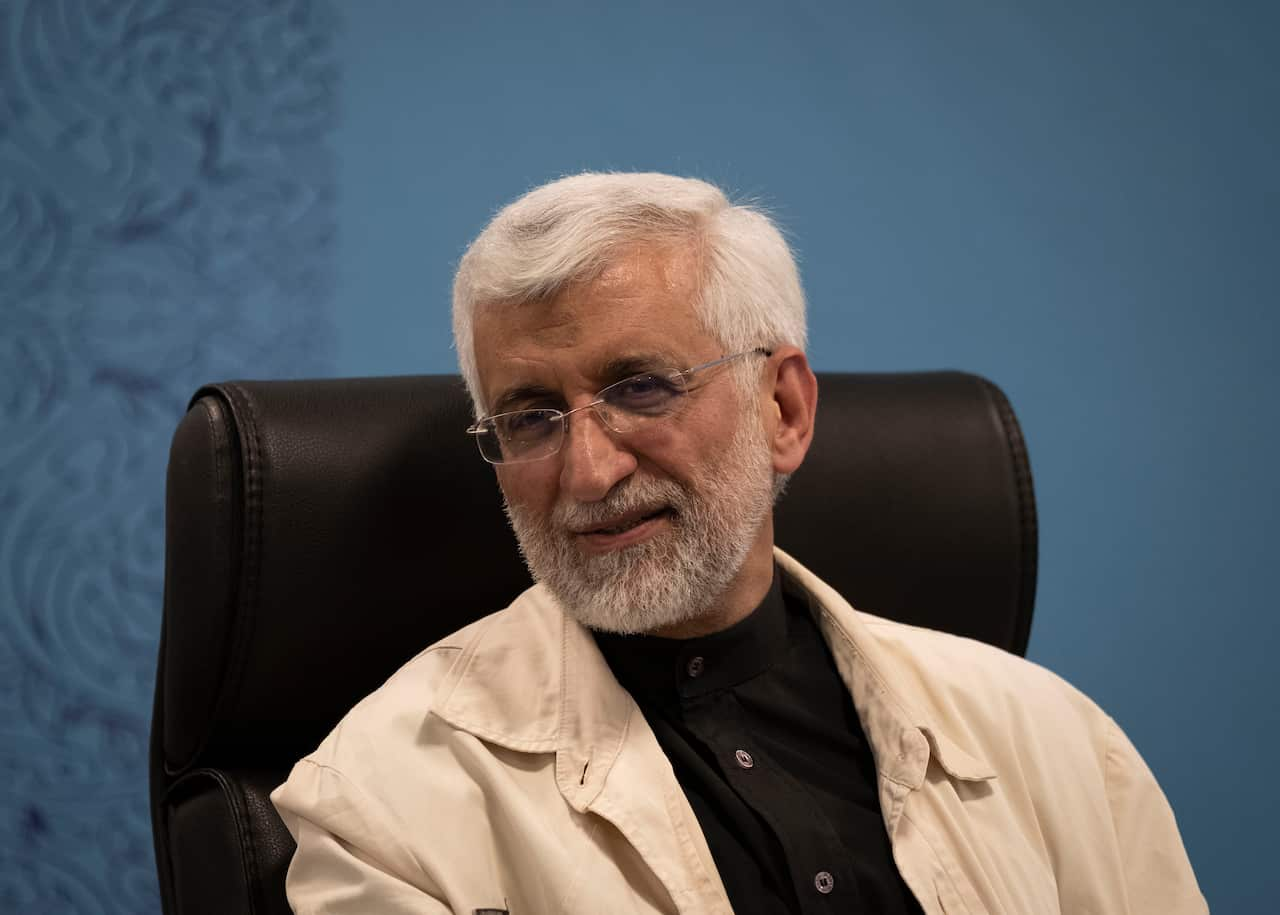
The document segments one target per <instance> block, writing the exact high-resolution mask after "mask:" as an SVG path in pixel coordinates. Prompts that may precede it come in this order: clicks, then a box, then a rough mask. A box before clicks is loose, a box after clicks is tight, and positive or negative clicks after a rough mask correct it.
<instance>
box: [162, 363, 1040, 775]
mask: <svg viewBox="0 0 1280 915" xmlns="http://www.w3.org/2000/svg"><path fill="white" fill-rule="evenodd" d="M819 386H820V404H819V410H818V422H817V431H816V435H815V440H814V445H813V447H812V449H811V451H810V454H809V457H808V459H807V460H806V463H805V466H804V467H802V468H801V469H800V471H799V472H797V474H796V475H795V476H794V478H793V480H792V484H791V488H790V492H789V493H788V494H787V495H785V496H784V497H783V501H782V502H781V503H780V505H779V506H778V508H777V511H776V522H775V524H776V538H777V542H778V543H779V545H780V546H782V547H783V548H784V549H787V550H788V551H789V552H791V553H792V554H793V555H794V556H796V558H798V559H799V560H800V561H801V562H804V563H805V564H807V565H808V566H809V567H810V568H812V569H813V570H814V571H815V572H816V573H817V574H818V575H819V576H821V577H823V578H824V579H826V580H827V581H828V583H830V584H831V585H832V586H833V587H835V588H836V589H837V590H839V591H841V592H842V593H844V594H845V595H846V596H847V597H849V599H850V601H851V602H852V603H854V605H855V606H858V607H859V608H860V609H864V610H868V611H871V612H877V613H880V614H882V615H885V616H890V617H894V618H897V619H901V620H904V621H907V622H911V623H917V624H921V625H929V626H934V627H936V628H942V629H948V630H951V631H953V632H959V633H962V634H965V635H970V636H973V637H976V638H980V639H984V640H986V641H988V642H992V643H993V644H996V645H999V646H1001V647H1004V648H1006V649H1009V650H1012V651H1017V652H1022V651H1024V650H1025V648H1026V642H1027V637H1028V633H1029V627H1030V620H1031V607H1032V600H1033V596H1034V589H1035V567H1036V522H1035V506H1034V499H1033V496H1032V490H1031V478H1030V472H1029V470H1028V467H1027V460H1026V453H1025V449H1024V448H1023V445H1022V439H1021V435H1020V433H1019V431H1018V427H1017V423H1016V421H1015V420H1014V417H1013V412H1012V410H1011V409H1010V408H1009V406H1008V403H1007V401H1006V400H1005V398H1004V397H1003V395H1001V394H1000V392H999V390H998V389H996V388H995V387H994V386H993V385H991V384H990V383H989V382H986V381H985V380H983V379H981V378H978V377H976V376H972V375H966V374H962V373H956V372H943V373H921V374H899V375H859V374H820V375H819ZM470 420H471V416H470V404H469V401H468V399H467V396H466V393H465V391H464V390H463V387H462V384H461V382H460V380H459V379H458V378H457V377H456V376H420V377H401V378H366V379H337V380H322V381H279V382H228V383H224V384H217V385H210V386H208V387H205V388H202V389H201V390H200V391H199V392H198V393H197V394H196V396H195V398H193V401H192V405H191V409H190V411H189V412H188V414H187V415H186V417H185V418H184V419H183V421H182V423H181V424H180V425H179V428H178V430H177V432H176V434H175V436H174V441H173V448H172V452H171V456H170V469H169V479H168V491H167V522H166V528H167V530H166V542H167V548H166V556H165V616H164V632H163V637H162V645H161V663H160V682H159V683H158V693H157V695H158V699H157V721H156V726H157V727H159V728H160V729H161V733H160V734H158V735H156V736H157V738H158V747H157V748H158V749H160V750H161V751H162V755H163V759H164V769H165V770H166V771H167V772H168V773H170V774H171V775H172V774H177V773H179V772H181V771H183V770H185V769H187V768H189V767H191V766H193V765H197V764H198V765H214V766H216V765H222V764H226V763H228V762H229V761H231V760H233V759H234V757H235V754H236V752H237V750H238V748H242V747H251V748H252V753H253V757H254V759H255V761H256V764H257V765H263V764H269V763H270V761H271V760H272V759H277V760H278V761H279V763H280V764H281V765H282V766H283V765H287V764H289V763H291V762H292V761H293V760H295V759H297V758H298V757H299V756H301V755H303V754H304V753H306V752H309V751H310V749H312V748H313V747H314V746H315V744H316V743H318V742H319V740H320V739H321V738H322V737H323V736H324V734H325V733H327V732H328V730H329V729H330V728H331V727H332V726H333V724H334V723H336V721H337V720H338V718H340V717H341V716H342V714H344V713H345V712H346V711H347V709H349V708H350V707H351V705H353V704H354V702H355V701H357V700H358V699H359V698H360V697H362V696H363V695H365V694H367V693H368V692H370V691H372V690H373V689H375V688H376V687H377V686H378V685H379V684H380V683H381V682H382V681H383V680H384V679H385V678H386V677H387V676H389V675H390V674H391V673H392V672H394V671H395V670H396V669H397V668H398V667H399V666H400V665H401V664H402V663H403V662H404V661H405V660H407V659H408V658H410V657H412V656H413V655H414V654H416V653H417V652H419V651H421V650H422V649H423V648H425V647H426V646H427V645H429V644H431V643H432V642H434V641H436V640H437V639H439V638H441V637H443V636H444V635H446V634H448V633H449V632H451V631H453V630H455V629H457V628H459V627H460V626H462V625H465V624H466V623H468V622H470V621H472V620H474V619H476V618H478V617H479V616H482V615H484V614H486V613H489V612H492V611H494V610H497V609H500V608H502V607H503V606H505V605H506V604H507V603H508V602H509V601H510V600H511V598H513V597H514V596H515V595H516V594H517V593H519V592H520V591H521V590H523V589H524V588H525V587H527V586H528V585H529V583H530V580H529V576H528V573H527V572H526V570H525V568H524V566H523V564H522V562H521V560H520V557H519V554H518V552H517V550H516V548H515V542H514V538H513V537H512V535H511V532H510V530H509V529H508V527H507V524H506V520H505V517H504V516H503V513H502V510H501V500H500V496H499V493H498V489H497V486H496V484H495V481H494V478H493V472H492V470H491V468H490V467H489V465H487V464H485V463H484V462H483V461H482V460H481V459H480V457H479V455H478V454H476V453H475V447H474V444H473V443H472V442H471V441H470V440H469V438H470V437H469V436H467V435H465V434H463V430H464V429H465V428H466V426H467V425H468V423H469V422H470Z"/></svg>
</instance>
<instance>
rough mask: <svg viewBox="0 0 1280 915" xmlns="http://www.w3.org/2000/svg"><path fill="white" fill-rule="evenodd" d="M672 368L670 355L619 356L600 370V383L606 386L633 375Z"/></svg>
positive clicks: (640, 354)
mask: <svg viewBox="0 0 1280 915" xmlns="http://www.w3.org/2000/svg"><path fill="white" fill-rule="evenodd" d="M671 367H672V360H671V356H670V355H666V354H659V353H637V354H634V355H630V356H619V357H618V358H616V359H610V360H609V361H608V362H606V363H605V364H604V365H603V366H601V369H600V375H599V378H600V381H602V382H603V383H604V384H605V385H606V386H607V385H610V384H613V383H614V382H615V381H621V380H622V379H623V378H628V377H630V376H632V375H639V374H642V373H644V372H652V371H653V370H654V369H659V368H662V369H665V368H671Z"/></svg>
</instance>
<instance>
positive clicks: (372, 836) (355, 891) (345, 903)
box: [271, 760, 450, 915]
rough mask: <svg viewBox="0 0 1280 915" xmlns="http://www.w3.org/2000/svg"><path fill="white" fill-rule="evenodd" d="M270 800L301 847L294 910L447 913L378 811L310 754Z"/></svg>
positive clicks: (291, 889)
mask: <svg viewBox="0 0 1280 915" xmlns="http://www.w3.org/2000/svg"><path fill="white" fill-rule="evenodd" d="M271 800H272V802H273V803H274V804H275V806H276V809H277V810H278V811H279V813H280V816H281V818H282V819H283V820H284V823H285V826H287V827H288V829H289V832H290V833H291V834H292V835H293V838H294V841H295V842H297V844H298V848H297V851H295V852H294V855H293V860H292V861H291V862H290V863H289V873H288V875H287V877H286V878H285V892H286V895H287V896H288V899H289V905H290V907H291V908H292V909H293V911H294V913H295V915H358V913H359V915H363V913H368V912H378V913H380V915H381V913H387V915H447V913H448V912H449V911H450V910H449V907H448V906H447V905H445V904H444V903H443V902H442V901H441V900H440V899H438V898H437V897H436V895H435V894H434V893H432V892H430V891H429V889H427V888H424V887H423V886H422V883H423V881H422V880H420V879H412V880H411V877H412V876H414V875H416V874H420V871H419V870H418V868H417V867H416V865H415V862H414V861H413V859H412V856H411V855H409V853H408V852H407V850H405V849H403V848H401V847H399V846H398V845H397V844H396V843H395V841H394V839H393V838H392V833H393V830H391V829H388V828H386V827H387V825H388V824H386V823H383V822H381V818H380V815H379V809H378V806H377V805H376V803H375V802H372V801H371V799H369V798H368V797H367V796H366V795H364V794H363V792H361V791H360V790H359V789H358V788H357V787H356V786H355V785H353V784H351V783H350V782H349V781H347V780H346V779H345V778H343V777H342V775H341V774H340V773H338V772H337V771H335V770H333V769H330V768H329V767H327V766H320V765H316V764H314V763H311V762H310V761H308V760H304V761H302V762H300V763H298V765H297V766H296V767H295V768H294V772H293V774H291V775H290V777H289V781H287V782H285V784H283V785H281V786H280V787H279V788H277V789H276V790H275V791H274V792H273V793H272V795H271Z"/></svg>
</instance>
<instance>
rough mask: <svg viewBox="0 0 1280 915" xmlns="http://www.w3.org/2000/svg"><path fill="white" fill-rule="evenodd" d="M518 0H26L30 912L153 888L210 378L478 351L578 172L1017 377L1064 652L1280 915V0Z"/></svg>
mask: <svg viewBox="0 0 1280 915" xmlns="http://www.w3.org/2000/svg"><path fill="white" fill-rule="evenodd" d="M525 6H526V5H525V4H518V3H509V4H499V3H494V2H483V0H477V2H472V3H466V4H453V5H452V6H451V8H449V9H447V10H445V9H443V8H442V7H441V5H439V4H427V3H420V2H408V0H406V2H399V3H392V2H371V0H364V2H362V3H360V4H359V5H358V6H357V5H350V6H342V7H341V8H340V10H339V12H340V13H341V17H340V18H339V19H335V18H334V17H333V16H332V15H331V13H332V11H333V9H332V7H330V6H327V5H324V4H318V3H310V2H302V0H298V2H291V3H288V2H287V3H283V4H278V3H266V2H263V3H260V4H252V3H251V4H248V9H249V13H248V14H247V15H246V14H244V13H236V12H234V11H235V10H236V9H237V8H238V7H237V6H236V5H235V4H232V3H226V4H217V3H203V4H195V3H181V2H170V3H165V2H160V0H153V2H137V3H121V4H118V10H119V12H118V13H112V14H99V13H92V12H91V11H90V7H89V6H88V5H87V4H86V5H85V9H84V10H81V9H80V6H79V5H78V4H75V3H72V2H69V0H68V2H61V3H53V2H49V3H41V2H38V0H25V2H22V0H7V2H6V0H0V29H3V30H4V31H3V33H2V34H0V42H2V43H0V309H3V310H2V311H0V319H2V323H0V411H2V412H0V428H2V430H3V431H2V432H0V468H2V469H3V470H2V472H3V476H0V562H2V563H3V564H2V565H0V633H3V641H0V729H2V731H3V733H4V735H5V737H4V743H3V745H0V771H3V772H5V773H6V774H8V775H9V778H8V779H5V785H4V786H3V787H0V792H3V793H0V817H2V819H0V874H2V875H3V876H2V877H0V910H5V911H8V910H25V909H31V910H42V911H92V912H98V911H101V912H132V911H151V910H153V908H154V888H153V878H152V877H151V876H150V868H151V860H150V857H149V854H150V851H149V845H148V843H149V839H148V836H147V831H146V830H147V825H146V813H145V807H144V797H145V788H144V785H143V780H144V779H143V758H144V757H143V753H144V750H143V748H144V745H145V732H146V727H147V721H146V719H147V715H148V711H149V692H150V686H151V684H150V676H151V669H150V665H151V664H152V652H153V650H154V640H155V635H156V626H157V622H158V607H159V568H160V566H159V563H160V555H159V554H160V533H159V523H160V505H161V500H160V486H161V479H162V474H163V462H164V448H165V446H166V438H167V435H168V433H169V430H171V428H172V425H173V424H174V422H176V419H177V416H178V415H179V412H180V409H181V404H182V400H183V395H184V394H185V393H186V392H188V391H189V390H191V389H192V388H193V387H194V386H195V385H196V384H197V383H198V382H199V381H201V380H204V379H207V378H212V377H226V376H244V375H252V376H260V377H261V376H279V375H292V374H340V375H349V374H386V373H402V372H405V373H407V372H423V371H425V372H433V371H452V370H453V365H454V362H453V354H452V352H451V350H450V341H449V335H448V288H449V280H450V275H451V271H452V267H453V264H454V262H455V261H456V259H457V257H458V255H459V254H460V253H461V250H462V248H463V247H464V246H465V244H466V242H467V241H468V240H469V239H470V238H471V237H472V236H473V235H474V234H475V233H476V232H477V231H478V230H479V228H480V226H481V225H482V224H483V222H484V220H485V219H486V217H487V216H488V214H489V213H490V212H491V211H492V210H493V209H494V208H496V207H497V206H499V205H501V204H502V203H504V202H505V201H507V200H509V199H510V198H512V197H513V196H515V195H516V194H518V193H520V192H521V191H522V190H524V189H526V188H528V187H529V186H531V185H533V184H536V183H539V182H541V181H544V180H546V179H549V178H552V177H555V176H557V175H560V174H564V173H567V172H572V171H577V170H580V169H583V168H596V169H603V168H616V169H631V168H645V169H648V168H653V169H663V170H670V171H675V172H679V173H685V174H694V175H699V176H702V177H706V178H709V179H712V180H715V181H718V182H720V183H722V184H724V185H725V186H727V187H729V188H731V189H733V190H735V191H737V192H739V193H740V194H744V195H750V196H755V197H758V198H760V199H762V200H764V202H766V203H767V204H769V205H770V206H771V207H772V208H773V210H774V212H775V214H776V215H777V217H778V218H779V219H780V220H781V222H782V223H783V224H784V225H785V226H786V227H787V229H788V230H789V232H790V233H791V236H792V238H793V240H794V242H795V245H796V247H797V249H798V251H799V253H800V256H801V258H802V268H803V271H804V276H805V281H806V287H807V290H808V292H809V296H810V302H811V327H812V329H813V340H814V343H813V346H812V349H811V355H812V359H813V362H814V364H815V365H816V366H817V368H819V369H830V370H856V369H911V368H936V367H961V368H966V369H971V370H975V371H979V372H983V373H985V374H987V375H989V376H990V377H992V378H993V379H995V380H996V381H997V382H998V383H1000V384H1001V385H1002V386H1003V387H1004V388H1005V390H1006V391H1007V392H1008V393H1009V394H1010V396H1011V398H1012V399H1013V402H1014V405H1015V407H1016V408H1017V410H1018V412H1019V415H1020V416H1021V418H1022V420H1023V424H1024V428H1025V431H1026V434H1027V438H1028V441H1029V444H1030V448H1031V457H1032V462H1033V465H1034V470H1035V473H1036V484H1037V492H1038V496H1039V500H1040V509H1041V531H1042V542H1041V548H1042V549H1041V579H1040V591H1039V600H1038V606H1037V615H1036V622H1035V626H1034V630H1033V634H1032V642H1031V652H1030V653H1031V656H1032V657H1033V658H1034V659H1035V660H1037V661H1039V662H1041V663H1044V664H1046V665H1048V666H1050V667H1052V668H1053V669H1055V670H1057V671H1059V672H1060V673H1062V674H1064V675H1065V676H1067V677H1068V678H1069V679H1071V680H1072V681H1073V682H1075V683H1076V684H1077V685H1079V686H1080V687H1082V688H1083V689H1085V690H1086V691H1087V692H1089V693H1090V694H1091V695H1093V696H1094V697H1095V698H1096V699H1098V701H1099V702H1101V703H1102V704H1103V706H1104V707H1106V708H1107V709H1108V710H1109V711H1110V712H1111V713H1112V714H1113V715H1114V716H1115V717H1116V718H1117V720H1119V722H1120V723H1121V724H1122V725H1123V726H1124V727H1125V728H1126V729H1127V730H1128V732H1129V733H1130V735H1131V736H1132V737H1133V739H1134V741H1135V743H1136V744H1137V745H1138V747H1139V748H1140V749H1141V750H1142V751H1143V753H1144V754H1145V756H1146V757H1147V759H1148V761H1149V763H1150V764H1151V766H1152V768H1153V769H1154V770H1155V772H1156V774H1157V775H1158V776H1159V778H1160V780H1161V782H1162V784H1163V785H1164V786H1165V788H1166V791H1167V793H1168V794H1169V796H1170V798H1171V800H1172V802H1173V804H1174V808H1175V810H1176V811H1177V814H1178V818H1179V823H1180V825H1181V826H1182V830H1183V835H1184V838H1185V840H1186V843H1187V846H1188V850H1189V852H1190V854H1191V858H1192V862H1193V863H1194V864H1195V866H1196V868H1197V871H1198V874H1199V876H1200V879H1201V883H1202V886H1203V888H1204V890H1205V894H1206V895H1207V896H1208V898H1209V901H1210V904H1211V906H1212V907H1213V908H1214V910H1215V911H1219V912H1262V911H1270V910H1271V909H1273V908H1274V900H1275V898H1276V897H1277V895H1278V894H1280V878H1277V876H1276V871H1275V869H1274V867H1273V866H1272V864H1271V861H1270V860H1269V856H1268V855H1267V851H1268V850H1269V849H1272V848H1274V846H1275V843H1274V841H1273V839H1272V838H1271V837H1272V834H1273V828H1272V821H1273V820H1274V819H1276V818H1277V817H1280V792H1277V790H1276V789H1275V788H1274V787H1272V786H1271V785H1270V783H1269V781H1268V779H1267V777H1266V774H1265V771H1264V766H1265V765H1266V763H1267V762H1268V761H1269V757H1271V756H1273V755H1274V754H1275V752H1276V750H1277V746H1276V743H1277V742H1276V739H1275V737H1274V736H1273V734H1272V733H1271V727H1274V723H1275V720H1276V715H1275V712H1274V710H1273V708H1272V705H1273V704H1274V696H1275V694H1276V692H1277V682H1276V676H1275V674H1274V673H1273V672H1272V671H1273V669H1274V664H1270V663H1268V662H1269V661H1270V657H1269V656H1270V655H1271V654H1272V653H1274V651H1275V646H1276V645H1277V644H1280V638H1278V636H1280V624H1278V623H1277V621H1276V613H1275V610H1276V599H1275V597H1274V596H1273V593H1272V590H1271V584H1272V575H1271V574H1270V573H1271V566H1272V565H1273V564H1274V557H1275V555H1276V547H1275V542H1276V541H1275V537H1274V533H1273V525H1274V521H1275V519H1276V517H1277V509H1280V497H1278V496H1280V494H1278V493H1277V483H1276V474H1275V473H1274V467H1275V465H1276V464H1277V460H1276V452H1277V445H1280V434H1278V433H1277V431H1276V427H1277V420H1278V419H1280V414H1278V411H1277V409H1276V407H1275V397H1276V395H1277V393H1280V384H1278V382H1280V369H1278V368H1277V365H1278V364H1280V362H1278V360H1277V359H1276V358H1275V357H1274V356H1272V355H1271V351H1272V350H1273V349H1275V348H1276V344H1277V343H1278V342H1280V321H1278V319H1277V316H1276V313H1275V312H1276V307H1277V305H1278V304H1280V302H1278V299H1280V171H1278V170H1277V168H1276V161H1277V155H1278V151H1280V39H1278V37H1277V36H1280V12H1277V7H1276V6H1275V5H1273V4H1264V3H1246V2H1230V3H1211V2H1208V0H1194V2H1188V3H1182V4H1176V5H1175V4H1164V3H1157V2H1155V0H1137V2H1133V3H1130V4H1127V5H1124V8H1119V5H1114V4H1103V3H1079V4H1070V5H1063V4H1050V3H1046V2H1035V3H1012V2H1006V3H987V4H981V5H976V4H968V5H956V4H948V3H941V2H931V3H916V4H902V3H890V2H887V0H883V2H875V0H871V2H858V3H852V4H849V3H835V2H823V0H802V2H792V3H787V4H782V3H759V2H743V0H738V2H727V0H726V2H704V3H698V4H675V3H648V4H645V5H643V7H641V6H640V5H622V4H618V5H617V8H605V7H604V6H602V5H601V4H588V3H563V2H560V3H555V2H553V3H548V4H542V5H541V8H540V9H539V10H538V11H537V12H533V11H530V10H527V9H525ZM109 8H112V9H115V8H117V7H109ZM99 17H102V18H99ZM32 22H35V23H37V24H36V25H34V26H33V25H32V24H31V23H32ZM139 23H151V27H150V28H144V27H142V26H140V25H139ZM339 73H340V77H339V76H338V74H339ZM166 86H168V87H169V88H168V89H165V87H166ZM140 150H141V151H140ZM335 228H336V237H335V236H334V234H333V231H334V229H335ZM15 278H16V279H15ZM1269 726H1271V727H1269ZM90 798H91V799H92V800H90ZM19 903H20V904H19Z"/></svg>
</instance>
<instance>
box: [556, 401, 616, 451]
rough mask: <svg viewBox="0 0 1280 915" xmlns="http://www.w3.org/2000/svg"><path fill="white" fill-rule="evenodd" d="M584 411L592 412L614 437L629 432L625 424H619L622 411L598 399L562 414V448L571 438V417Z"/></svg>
mask: <svg viewBox="0 0 1280 915" xmlns="http://www.w3.org/2000/svg"><path fill="white" fill-rule="evenodd" d="M583 410H590V411H591V412H592V413H594V414H595V415H596V419H598V420H600V425H602V426H604V427H605V428H606V429H608V430H609V431H610V432H612V433H613V434H614V435H622V434H624V433H625V432H626V431H627V430H626V429H625V428H623V424H621V423H619V422H618V416H619V414H620V412H621V411H619V410H618V409H617V408H616V407H613V406H610V404H609V402H608V401H607V400H605V399H604V398H603V397H597V398H596V399H595V400H593V401H591V403H584V404H583V405H582V406H580V407H574V408H573V409H572V410H564V411H563V412H561V414H560V423H561V428H562V430H563V432H562V434H561V439H560V442H561V447H563V446H564V440H565V439H566V438H568V437H569V417H570V416H572V415H573V414H575V413H581V412H582V411H583Z"/></svg>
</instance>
